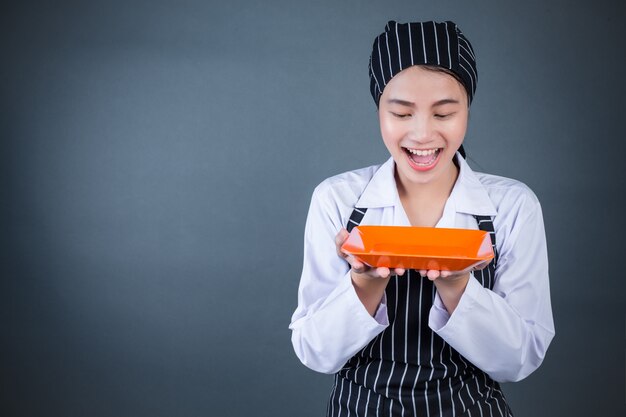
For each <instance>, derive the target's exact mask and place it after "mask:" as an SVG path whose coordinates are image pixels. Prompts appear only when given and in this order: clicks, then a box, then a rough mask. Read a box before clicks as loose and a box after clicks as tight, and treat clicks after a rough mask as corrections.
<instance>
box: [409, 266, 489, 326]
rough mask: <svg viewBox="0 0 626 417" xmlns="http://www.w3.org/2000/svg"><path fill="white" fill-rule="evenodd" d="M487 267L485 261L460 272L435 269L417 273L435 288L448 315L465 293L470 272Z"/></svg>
mask: <svg viewBox="0 0 626 417" xmlns="http://www.w3.org/2000/svg"><path fill="white" fill-rule="evenodd" d="M487 265H489V261H485V262H483V263H481V264H479V265H476V266H474V267H470V268H467V269H464V270H462V271H439V270H435V269H430V270H425V269H422V270H420V271H419V273H420V275H421V276H422V277H426V278H428V279H429V280H431V281H433V283H434V284H435V287H436V288H437V293H438V294H439V297H440V298H441V301H442V302H443V304H444V306H445V307H446V310H448V313H449V314H452V312H453V311H454V310H455V309H456V307H457V305H459V301H460V300H461V296H462V295H463V293H464V292H465V287H467V283H468V281H469V279H470V272H472V271H475V270H479V269H483V268H485V267H486V266H487Z"/></svg>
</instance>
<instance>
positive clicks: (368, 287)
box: [335, 229, 405, 316]
mask: <svg viewBox="0 0 626 417" xmlns="http://www.w3.org/2000/svg"><path fill="white" fill-rule="evenodd" d="M349 235H350V234H349V233H348V231H347V230H346V229H341V230H340V231H339V233H337V235H336V236H335V246H336V247H337V255H338V256H339V257H341V258H342V259H344V260H345V261H346V262H348V263H349V264H350V267H351V269H350V276H351V278H352V285H353V286H354V290H355V291H356V294H357V296H358V297H359V300H361V303H363V306H364V307H365V308H366V310H367V311H368V313H369V314H370V315H371V316H373V315H374V314H375V313H376V310H377V309H378V306H379V305H380V301H381V300H382V298H383V294H384V293H385V288H386V287H387V283H388V282H389V278H390V277H391V275H404V272H405V270H404V269H403V268H395V269H393V270H391V269H389V268H385V267H379V268H372V267H370V266H368V265H365V264H364V263H363V262H361V261H359V260H358V259H356V258H355V257H354V256H352V255H350V254H348V253H345V252H343V251H342V250H341V245H343V243H344V242H345V241H346V239H347V238H348V236H349Z"/></svg>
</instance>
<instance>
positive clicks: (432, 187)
mask: <svg viewBox="0 0 626 417" xmlns="http://www.w3.org/2000/svg"><path fill="white" fill-rule="evenodd" d="M458 176H459V167H458V166H457V162H456V160H454V161H453V163H452V164H450V168H449V169H448V171H447V172H446V173H445V175H442V176H441V177H439V178H438V179H437V180H436V181H432V182H428V183H425V184H420V183H415V182H410V181H408V180H407V179H405V178H401V177H400V176H399V175H398V171H397V170H396V172H395V177H396V184H397V187H398V194H399V196H400V198H401V199H402V200H411V201H423V202H426V201H431V202H434V201H441V200H442V199H443V200H444V201H445V200H447V199H448V197H449V196H450V193H451V192H452V188H454V184H455V183H456V179H457V177H458Z"/></svg>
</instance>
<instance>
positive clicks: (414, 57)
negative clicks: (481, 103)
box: [369, 20, 478, 106]
mask: <svg viewBox="0 0 626 417" xmlns="http://www.w3.org/2000/svg"><path fill="white" fill-rule="evenodd" d="M413 65H432V66H438V67H442V68H447V69H449V70H450V71H452V72H453V73H454V74H456V75H457V76H458V77H459V79H460V80H461V83H462V84H463V86H464V87H465V90H466V91H467V96H468V98H469V101H470V103H471V101H472V99H473V98H474V93H475V92H476V82H477V80H478V74H477V71H476V57H475V55H474V50H473V49H472V45H471V44H470V43H469V41H468V40H467V38H466V37H465V36H464V35H463V33H462V32H461V30H460V29H459V27H458V26H457V25H456V23H454V22H450V21H447V22H442V23H437V22H413V23H397V22H395V21H393V20H391V21H389V22H388V23H387V26H386V27H385V31H384V32H383V33H382V34H380V35H379V36H378V37H377V38H376V39H375V40H374V47H373V49H372V55H371V56H370V62H369V74H370V90H371V92H372V97H374V101H375V102H376V106H378V102H379V101H380V96H381V95H382V94H383V90H384V89H385V86H386V85H387V83H388V82H389V81H390V80H391V79H392V78H393V77H394V76H395V75H396V74H397V73H399V72H400V71H402V70H403V69H405V68H408V67H410V66H413Z"/></svg>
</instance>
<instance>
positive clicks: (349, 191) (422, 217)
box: [290, 21, 554, 416]
mask: <svg viewBox="0 0 626 417" xmlns="http://www.w3.org/2000/svg"><path fill="white" fill-rule="evenodd" d="M369 72H370V81H371V83H370V87H371V92H372V96H373V97H374V101H375V102H376V105H377V106H378V115H379V122H380V130H381V134H382V138H383V141H384V143H385V146H386V147H387V149H388V150H389V153H390V154H391V158H390V159H388V160H387V162H385V163H384V164H382V165H379V166H372V167H368V168H363V169H359V170H356V171H352V172H347V173H344V174H340V175H337V176H335V177H332V178H329V179H327V180H325V181H324V182H322V183H321V184H320V185H319V186H318V187H317V188H316V189H315V191H314V193H313V197H312V201H311V206H310V209H309V214H308V218H307V224H306V228H305V245H304V265H303V271H302V277H301V281H300V288H299V292H298V307H297V309H296V311H295V313H294V315H293V317H292V322H291V325H290V328H291V329H292V342H293V346H294V349H295V351H296V354H297V355H298V357H299V358H300V360H301V361H302V362H303V363H304V364H305V365H306V366H308V367H310V368H311V369H314V370H316V371H319V372H325V373H335V385H334V388H333V390H332V394H331V398H330V401H329V404H328V411H327V414H328V415H329V416H339V415H350V416H369V415H389V416H396V415H398V416H400V415H402V416H418V415H419V416H421V415H424V416H509V415H512V413H511V410H510V408H509V406H508V404H507V402H506V399H505V397H504V395H503V393H502V391H501V389H500V385H499V384H498V382H502V381H517V380H520V379H522V378H525V377H526V376H528V375H529V374H530V373H531V372H533V371H534V370H535V369H537V368H538V367H539V365H540V364H541V362H542V360H543V358H544V356H545V354H546V350H547V348H548V345H549V344H550V341H551V340H552V338H553V336H554V324H553V319H552V311H551V305H550V292H549V283H548V260H547V249H546V240H545V232H544V227H543V219H542V214H541V207H540V205H539V202H538V201H537V198H536V196H535V195H534V194H533V192H532V191H531V190H530V189H529V188H528V187H526V186H525V185H524V184H522V183H520V182H518V181H515V180H512V179H508V178H503V177H498V176H495V175H489V174H484V173H477V172H473V171H472V170H471V168H470V167H469V166H468V165H467V163H466V162H465V159H464V151H463V147H462V143H463V139H464V137H465V132H466V129H467V122H468V115H469V106H470V104H471V101H472V98H473V96H474V93H475V91H476V81H477V72H476V63H475V55H474V51H473V49H472V46H471V45H470V43H469V41H468V40H467V38H465V36H464V35H463V34H462V32H461V31H460V29H459V28H458V27H457V25H456V24H454V23H453V22H442V23H437V22H420V23H408V24H398V23H396V22H393V21H391V22H389V23H388V24H387V26H386V28H385V32H383V33H382V34H381V35H380V36H378V37H377V38H376V40H375V41H374V46H373V51H372V55H371V57H370V65H369ZM358 224H364V225H365V224H376V225H397V226H426V227H454V228H466V229H482V230H486V231H488V232H489V233H490V236H491V239H492V244H493V247H494V253H495V254H496V256H495V258H494V260H493V261H492V262H490V263H489V264H488V265H482V266H481V268H482V269H474V270H466V271H454V272H449V271H435V270H430V271H414V270H408V271H405V270H402V269H395V270H389V269H388V268H370V267H368V266H367V265H364V264H362V263H361V262H359V261H358V260H357V259H355V258H353V257H351V256H348V255H346V254H344V253H342V252H341V250H340V247H341V245H342V243H343V242H344V241H345V239H346V238H347V236H348V231H349V230H350V229H351V228H352V227H354V226H355V225H358Z"/></svg>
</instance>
